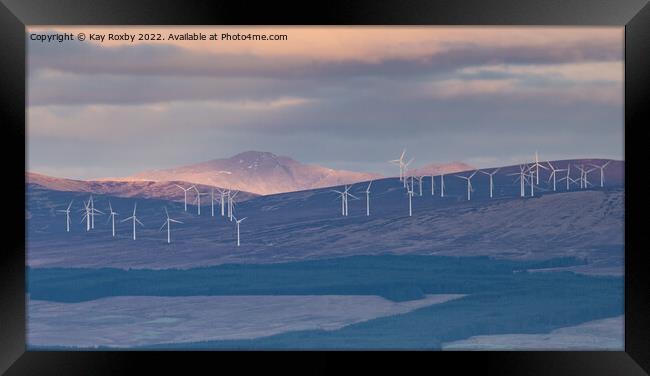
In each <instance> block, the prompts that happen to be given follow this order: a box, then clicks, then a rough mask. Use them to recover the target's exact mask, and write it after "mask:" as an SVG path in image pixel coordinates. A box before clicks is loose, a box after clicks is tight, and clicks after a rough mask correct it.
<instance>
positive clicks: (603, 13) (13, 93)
mask: <svg viewBox="0 0 650 376" xmlns="http://www.w3.org/2000/svg"><path fill="white" fill-rule="evenodd" d="M0 3H1V4H0V28H1V29H0V124H1V125H2V132H3V138H2V140H3V146H4V147H3V154H4V158H3V161H5V164H4V167H5V168H4V170H5V173H4V178H5V179H4V183H5V184H3V187H4V189H3V190H4V191H5V195H7V196H6V197H11V199H8V200H6V202H4V203H3V206H4V210H3V212H4V213H6V214H5V218H10V219H11V220H10V221H8V222H7V223H6V224H5V225H3V226H6V227H4V229H5V230H8V231H7V232H6V233H5V234H3V237H5V239H6V238H8V239H9V242H5V247H3V249H2V250H0V259H1V260H2V262H1V264H0V302H1V305H0V373H3V372H6V374H7V375H25V374H28V375H32V374H34V375H48V374H61V375H77V374H79V375H82V374H83V375H104V374H122V373H131V372H137V371H138V370H139V369H142V370H145V369H146V370H147V371H151V372H155V371H153V368H156V367H159V368H160V369H161V370H165V371H176V372H178V373H181V372H182V373H184V374H186V373H188V371H187V367H188V366H189V365H191V366H197V365H199V366H204V367H208V368H207V369H210V370H212V371H214V372H215V373H216V372H219V370H225V369H232V368H231V367H233V366H236V367H238V368H237V370H238V372H241V371H247V370H250V368H251V367H259V369H260V370H263V371H267V372H268V371H270V370H280V371H287V370H290V369H292V368H295V370H298V371H300V372H301V373H305V372H309V373H313V372H314V371H336V370H339V369H345V370H348V371H354V367H350V366H343V364H342V363H341V361H342V360H346V361H352V360H353V361H354V363H355V366H356V367H358V368H357V370H363V371H365V372H368V371H370V370H371V369H373V368H376V369H379V370H382V371H396V372H397V371H399V372H400V373H404V372H409V371H415V370H427V369H430V370H442V369H449V370H452V369H453V370H454V371H453V372H454V373H460V374H463V373H465V372H466V371H467V370H476V371H479V372H481V373H498V374H516V375H583V374H594V375H643V374H648V372H650V330H649V329H648V321H650V320H649V318H650V309H649V308H650V299H649V298H650V293H649V292H650V284H649V282H648V273H647V272H648V270H650V268H649V266H650V264H649V262H648V256H647V253H646V248H645V245H646V244H647V240H648V236H647V235H645V233H644V229H643V226H644V225H645V223H644V221H643V218H644V217H643V215H642V213H643V210H644V207H646V206H647V205H644V204H645V203H647V202H646V201H647V199H646V198H645V197H644V192H643V191H644V190H645V189H644V187H643V186H642V184H640V183H639V184H637V183H638V182H640V181H641V178H642V176H640V174H635V173H626V174H625V179H626V181H625V187H626V188H625V190H626V194H625V195H626V199H625V225H626V226H625V244H626V253H625V351H620V352H619V351H602V352H575V351H566V352H557V351H553V352H543V351H534V352H524V351H515V352H400V359H399V360H398V359H396V358H394V357H393V353H392V352H391V354H388V353H381V354H379V356H376V355H377V353H375V352H316V351H309V352H302V353H300V354H294V353H290V352H265V353H262V354H260V353H253V352H241V353H233V352H193V351H186V352H166V351H165V352H145V351H137V352H136V351H128V352H127V351H107V352H100V351H92V352H85V351H80V352H63V351H26V347H25V326H26V320H25V236H24V235H25V222H24V221H19V220H18V218H22V216H23V215H24V213H25V202H24V201H21V200H18V199H16V198H17V197H20V195H22V194H24V193H25V191H24V188H25V186H24V185H22V183H20V182H21V181H22V180H21V179H24V176H25V175H24V167H25V148H26V147H27V145H26V139H25V92H26V85H25V62H26V56H25V52H26V38H25V26H26V25H121V24H124V25H146V24H152V25H166V24H174V25H213V24H214V25H219V24H223V25H258V24H260V25H310V24H314V25H333V24H344V25H590V26H598V25H618V26H625V127H624V128H625V140H626V145H625V161H626V169H627V170H628V171H631V172H635V171H640V170H641V169H642V168H645V167H644V166H643V163H646V162H647V158H644V154H643V151H642V150H643V146H644V145H640V146H639V147H635V146H633V144H632V140H642V139H645V140H647V137H644V136H647V133H648V132H647V127H648V126H649V124H650V123H648V122H647V119H648V112H649V110H648V108H649V107H650V106H648V98H650V95H648V94H649V91H650V73H649V71H650V62H648V58H647V57H648V56H650V5H648V4H647V1H645V0H624V1H620V0H619V1H604V0H573V1H562V0H545V1H532V0H500V1H491V2H485V1H480V0H471V1H468V0H463V1H454V2H443V1H422V0H418V1H356V2H343V1H336V2H333V1H328V2H322V3H312V2H302V3H300V4H292V5H284V4H281V3H278V2H269V1H267V2H260V3H259V4H250V3H249V2H235V1H229V2H218V3H212V2H196V1H182V2H181V1H146V0H140V1H127V0H120V1H115V0H113V1H107V0H92V1H75V0H0ZM644 127H645V128H644ZM21 165H22V166H21ZM297 355H300V357H298V356H297ZM257 356H263V357H264V359H263V360H260V361H252V362H251V361H247V359H245V358H248V357H257ZM299 358H300V360H303V359H302V358H307V359H304V360H307V362H308V363H304V362H298V361H297V359H299ZM299 364H300V368H297V367H298V366H299ZM421 367H425V368H421ZM147 373H149V372H147Z"/></svg>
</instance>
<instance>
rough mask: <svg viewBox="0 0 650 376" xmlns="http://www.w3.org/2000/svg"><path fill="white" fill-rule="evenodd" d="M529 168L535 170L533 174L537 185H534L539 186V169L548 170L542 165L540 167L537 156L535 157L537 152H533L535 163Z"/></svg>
mask: <svg viewBox="0 0 650 376" xmlns="http://www.w3.org/2000/svg"><path fill="white" fill-rule="evenodd" d="M530 167H531V168H534V169H535V174H536V179H537V183H535V184H537V185H539V168H540V167H541V168H543V169H544V170H548V168H546V167H545V166H544V165H541V164H540V163H539V156H538V155H537V151H535V163H533V164H532V165H531V166H530ZM531 184H532V182H531Z"/></svg>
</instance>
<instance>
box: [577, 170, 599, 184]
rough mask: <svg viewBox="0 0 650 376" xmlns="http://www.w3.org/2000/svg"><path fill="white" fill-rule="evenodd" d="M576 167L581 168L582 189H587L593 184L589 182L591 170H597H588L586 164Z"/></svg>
mask: <svg viewBox="0 0 650 376" xmlns="http://www.w3.org/2000/svg"><path fill="white" fill-rule="evenodd" d="M576 168H577V169H578V170H580V189H586V188H588V187H589V186H590V185H593V184H591V183H590V182H589V179H588V175H589V173H590V172H592V171H596V169H595V168H591V169H589V170H586V169H585V165H580V166H576Z"/></svg>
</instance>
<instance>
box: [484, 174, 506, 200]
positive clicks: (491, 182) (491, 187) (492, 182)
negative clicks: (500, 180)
mask: <svg viewBox="0 0 650 376" xmlns="http://www.w3.org/2000/svg"><path fill="white" fill-rule="evenodd" d="M500 169H501V168H500V167H499V168H497V169H496V170H494V171H492V172H486V171H481V173H483V174H485V175H487V176H489V177H490V198H492V190H493V189H494V180H493V177H494V174H496V173H497V172H499V170H500Z"/></svg>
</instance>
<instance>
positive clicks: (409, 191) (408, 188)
mask: <svg viewBox="0 0 650 376" xmlns="http://www.w3.org/2000/svg"><path fill="white" fill-rule="evenodd" d="M406 192H407V194H408V196H409V217H412V216H413V181H412V180H411V184H409V183H408V182H406Z"/></svg>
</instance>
